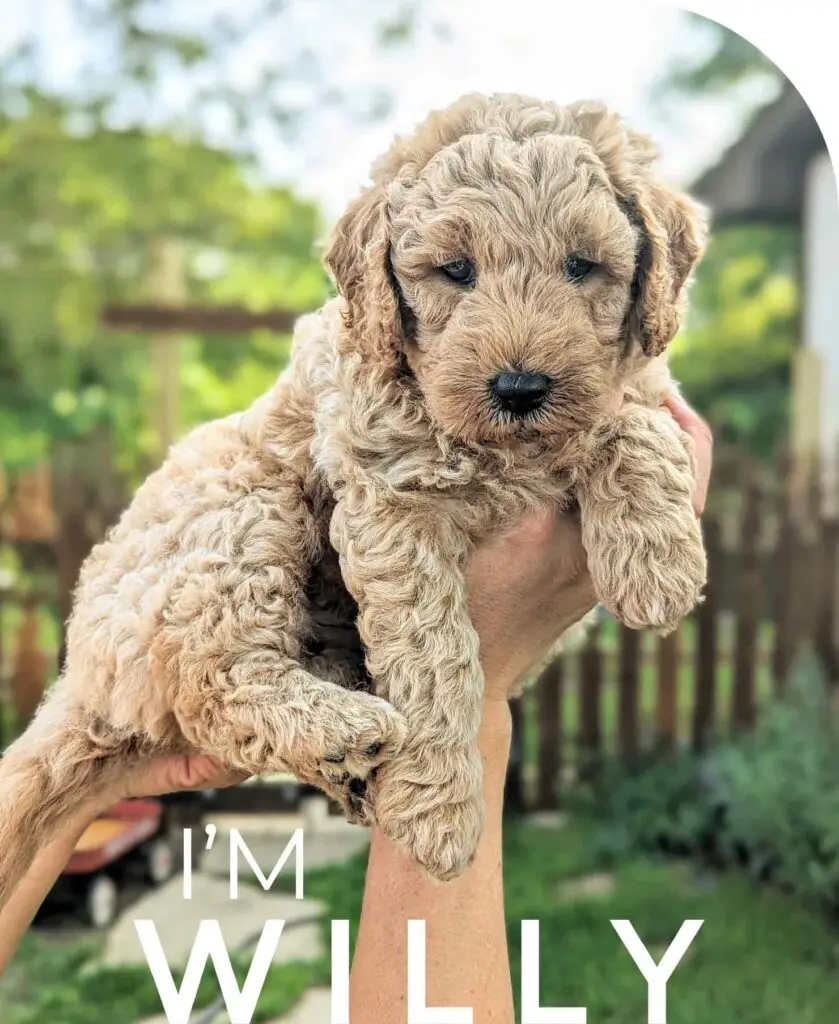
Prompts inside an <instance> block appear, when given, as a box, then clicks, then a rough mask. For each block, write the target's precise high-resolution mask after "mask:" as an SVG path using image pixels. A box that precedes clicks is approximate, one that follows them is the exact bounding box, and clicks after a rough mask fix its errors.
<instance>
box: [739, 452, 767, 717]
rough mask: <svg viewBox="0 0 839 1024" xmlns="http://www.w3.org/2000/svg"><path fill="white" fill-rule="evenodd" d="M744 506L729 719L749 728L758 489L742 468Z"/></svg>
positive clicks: (756, 615)
mask: <svg viewBox="0 0 839 1024" xmlns="http://www.w3.org/2000/svg"><path fill="white" fill-rule="evenodd" d="M745 481H746V484H745V494H744V508H743V514H742V518H741V522H740V580H739V586H738V588H737V625H736V631H735V638H734V690H733V694H732V719H733V722H732V724H733V726H734V728H735V729H739V728H741V727H742V728H749V727H751V726H752V725H753V724H754V720H755V713H756V702H755V670H756V668H757V642H758V622H759V619H760V604H761V585H760V536H761V532H762V530H761V527H762V522H761V511H762V509H761V505H762V501H761V497H762V495H761V492H760V490H759V489H758V486H757V482H756V480H755V476H754V472H753V470H752V468H751V467H750V466H748V464H747V465H746V468H745Z"/></svg>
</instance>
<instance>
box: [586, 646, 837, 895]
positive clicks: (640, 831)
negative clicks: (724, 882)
mask: <svg viewBox="0 0 839 1024" xmlns="http://www.w3.org/2000/svg"><path fill="white" fill-rule="evenodd" d="M595 804H596V811H597V813H598V815H600V816H601V818H602V828H601V830H600V834H599V848H600V851H601V854H603V855H606V856H608V855H615V854H618V853H620V852H625V851H628V850H633V849H635V850H645V851H647V852H650V851H658V852H661V853H666V854H671V855H672V854H675V855H681V856H692V857H699V858H702V859H704V860H708V861H710V862H712V863H714V864H715V865H717V866H725V865H734V864H737V865H743V866H745V867H747V868H748V870H749V871H750V872H752V873H754V874H755V875H757V876H758V877H760V878H764V879H768V880H771V881H772V882H773V883H775V884H778V885H780V886H783V887H784V888H786V889H789V890H791V891H793V892H795V893H797V894H798V895H800V896H802V897H805V898H807V899H811V900H814V901H817V902H818V903H820V904H822V905H824V906H826V907H829V908H831V909H837V910H839V725H837V715H836V712H835V707H834V701H833V697H832V695H831V693H830V692H829V690H828V688H827V687H826V686H825V684H824V681H823V679H822V678H821V677H820V674H819V672H818V671H817V669H816V668H815V666H814V665H811V664H806V665H804V666H802V667H801V668H800V669H799V671H797V672H796V673H795V674H794V676H793V677H792V678H791V680H790V686H789V692H788V694H787V696H786V697H785V698H784V699H783V700H777V701H774V702H772V703H769V704H768V705H767V706H766V707H765V708H764V709H763V710H762V711H761V713H760V715H759V717H758V721H757V724H756V726H755V728H754V730H753V731H752V732H750V733H747V734H743V735H741V736H738V737H735V738H733V739H729V740H725V741H721V742H719V743H717V744H716V745H714V746H713V747H712V748H711V749H710V750H709V751H708V752H707V753H706V754H704V755H701V756H697V755H694V754H691V753H688V752H679V753H677V754H676V755H675V756H674V757H670V758H665V759H659V760H653V761H651V762H648V763H647V764H646V765H640V766H636V768H635V770H632V771H627V769H626V767H625V766H624V768H623V769H622V770H621V769H620V768H618V767H616V766H610V767H607V768H606V769H605V770H604V772H603V775H602V777H601V784H600V786H599V787H598V789H597V793H596V798H595Z"/></svg>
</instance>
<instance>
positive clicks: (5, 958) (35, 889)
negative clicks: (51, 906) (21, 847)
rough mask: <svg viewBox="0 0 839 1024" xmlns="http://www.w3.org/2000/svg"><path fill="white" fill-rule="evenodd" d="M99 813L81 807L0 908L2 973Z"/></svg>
mask: <svg viewBox="0 0 839 1024" xmlns="http://www.w3.org/2000/svg"><path fill="white" fill-rule="evenodd" d="M96 813H97V809H96V808H93V807H87V806H85V807H83V808H80V809H79V811H78V812H77V813H76V814H75V815H74V817H73V818H72V820H71V821H70V822H68V824H67V825H66V827H65V828H64V829H62V831H61V833H60V834H59V835H58V836H57V837H56V838H55V839H54V840H53V841H52V842H51V843H49V844H48V845H47V846H44V847H43V848H42V849H41V850H40V851H39V853H38V855H37V857H36V858H35V860H34V861H33V863H32V866H31V867H30V869H29V871H27V873H26V875H25V876H24V877H23V879H22V880H21V882H20V884H19V885H18V886H17V888H16V889H15V890H14V892H13V893H12V895H11V898H10V899H9V902H8V903H7V904H6V906H5V907H3V910H2V911H0V974H2V972H3V971H4V969H5V967H6V965H7V964H8V962H9V961H10V960H11V958H12V955H13V954H14V951H15V949H16V947H17V944H18V943H19V942H20V939H21V936H22V935H23V933H24V932H25V931H26V929H27V928H28V927H29V925H30V923H31V921H32V918H33V917H34V916H35V914H36V912H37V910H38V908H39V907H40V905H41V904H42V903H43V901H44V899H45V897H46V896H47V894H48V893H49V891H50V889H52V887H53V885H54V884H55V881H56V879H57V878H58V876H59V875H60V874H61V872H62V871H63V869H64V866H65V865H66V864H67V861H68V860H69V859H70V854H71V853H72V852H73V850H74V848H75V846H76V843H77V842H78V840H79V837H80V836H81V834H82V832H84V830H85V829H86V828H87V826H88V825H89V824H90V822H91V821H92V820H93V818H94V817H96Z"/></svg>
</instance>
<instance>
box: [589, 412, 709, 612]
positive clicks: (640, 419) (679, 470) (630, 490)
mask: <svg viewBox="0 0 839 1024" xmlns="http://www.w3.org/2000/svg"><path fill="white" fill-rule="evenodd" d="M694 486H695V468H694V455H693V449H692V447H691V442H690V439H689V438H688V436H687V435H686V434H685V433H684V432H683V431H682V430H681V429H680V428H679V427H678V425H677V424H676V423H675V422H674V421H673V419H672V417H671V416H670V415H669V414H668V413H666V412H664V411H663V410H654V409H648V408H644V407H641V406H629V407H627V408H626V409H624V410H622V411H621V412H620V413H619V414H618V416H616V418H615V419H614V420H613V421H611V422H610V423H609V424H608V425H606V426H605V427H603V428H602V429H601V436H600V437H598V439H597V454H596V456H595V458H594V459H593V461H592V465H591V466H590V467H589V469H588V470H587V472H586V473H585V475H584V477H583V480H582V481H581V485H580V487H579V489H578V494H577V498H578V501H579V503H580V510H581V513H582V531H583V544H584V546H585V549H586V554H587V556H588V566H589V571H590V572H591V576H592V580H593V582H594V585H595V590H596V592H597V596H598V599H599V600H600V601H601V602H602V603H603V604H604V605H605V606H606V607H607V608H608V609H609V610H610V611H611V612H613V613H614V614H615V615H616V616H617V617H618V618H619V619H620V620H621V621H622V622H624V623H625V624H626V625H627V626H631V627H632V628H634V629H644V628H654V629H658V630H661V631H662V632H669V631H671V630H673V629H675V628H676V626H677V625H678V624H679V622H680V621H681V620H682V619H683V618H684V616H685V615H687V614H688V612H690V611H691V610H692V609H693V607H694V606H695V605H696V604H697V602H698V601H699V600H700V596H701V592H702V588H703V587H704V585H705V578H706V570H707V567H706V559H705V549H704V546H703V543H702V532H701V530H700V527H699V522H698V520H697V517H696V514H695V512H694V509H693V492H694Z"/></svg>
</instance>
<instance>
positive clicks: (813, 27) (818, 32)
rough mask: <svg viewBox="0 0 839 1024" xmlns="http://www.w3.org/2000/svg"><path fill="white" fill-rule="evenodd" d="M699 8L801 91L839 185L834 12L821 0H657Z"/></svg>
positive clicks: (826, 0) (838, 76) (838, 77)
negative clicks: (779, 71)
mask: <svg viewBox="0 0 839 1024" xmlns="http://www.w3.org/2000/svg"><path fill="white" fill-rule="evenodd" d="M656 2H657V3H662V4H665V5H666V6H668V7H679V8H681V9H682V10H687V11H692V12H693V13H695V14H701V15H702V16H703V17H705V18H710V19H711V20H713V21H717V22H719V24H721V25H724V26H725V27H726V28H729V29H731V31H732V32H737V33H738V34H739V35H741V36H743V38H744V39H747V40H748V41H749V42H750V43H751V44H752V45H753V46H756V47H757V48H758V49H759V50H761V51H762V52H763V53H764V54H765V55H766V56H767V57H768V58H769V59H770V60H771V61H772V62H773V63H774V64H777V66H778V67H779V68H780V69H781V71H782V72H783V73H784V74H785V75H786V77H787V78H788V79H789V80H790V81H791V82H792V84H793V85H794V86H795V88H796V89H797V90H798V91H799V92H800V93H801V96H802V97H803V99H804V101H805V102H806V103H807V105H808V106H809V108H810V110H811V111H812V113H813V117H815V119H816V121H817V123H818V125H819V128H820V129H821V132H822V135H823V136H824V140H825V142H826V143H827V151H828V154H829V155H830V158H831V161H832V163H833V173H834V175H835V176H836V183H837V191H839V59H837V53H836V30H835V28H833V27H832V22H833V21H834V19H835V17H836V12H835V10H833V11H831V7H832V4H831V3H830V2H829V0H823V2H822V3H821V4H817V3H816V2H815V0H775V2H774V3H773V2H772V0H686V2H681V3H680V2H677V0H656Z"/></svg>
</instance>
